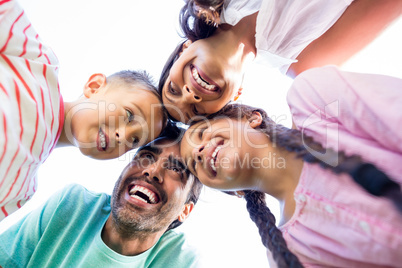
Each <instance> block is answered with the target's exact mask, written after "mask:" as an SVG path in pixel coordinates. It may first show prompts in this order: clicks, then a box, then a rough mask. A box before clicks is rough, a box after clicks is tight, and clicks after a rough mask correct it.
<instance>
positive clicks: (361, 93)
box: [281, 66, 402, 267]
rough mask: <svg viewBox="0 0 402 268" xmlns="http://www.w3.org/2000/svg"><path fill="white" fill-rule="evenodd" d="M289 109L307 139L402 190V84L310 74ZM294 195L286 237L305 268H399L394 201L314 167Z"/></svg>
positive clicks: (328, 71) (400, 241) (401, 236)
mask: <svg viewBox="0 0 402 268" xmlns="http://www.w3.org/2000/svg"><path fill="white" fill-rule="evenodd" d="M288 103H289V106H290V109H291V112H292V116H293V120H294V123H295V125H296V127H297V128H298V129H299V130H302V131H303V133H304V134H305V135H309V136H312V137H314V139H315V140H316V141H318V142H320V143H322V144H323V145H324V146H325V147H332V148H334V149H336V150H338V151H339V150H340V151H344V152H346V153H347V154H358V155H360V156H362V157H363V159H364V160H365V161H367V162H371V163H373V164H375V165H376V166H377V167H379V168H380V169H382V170H383V171H384V172H385V173H387V174H388V175H389V176H390V177H392V178H393V179H394V180H395V181H398V182H399V183H400V184H402V153H401V152H402V80H400V79H397V78H393V77H387V76H383V75H369V74H359V73H349V72H342V71H340V70H338V69H337V68H336V67H333V66H328V67H324V68H317V69H311V70H308V71H306V72H304V73H302V74H301V75H299V76H298V77H297V78H296V79H295V81H294V83H293V85H292V87H291V89H290V91H289V93H288ZM294 196H295V200H296V211H295V213H294V215H293V217H292V218H291V219H290V220H289V221H288V222H287V223H286V224H285V225H283V226H282V227H281V230H282V232H283V234H284V238H285V240H286V241H287V243H288V246H289V248H290V249H291V250H292V251H293V252H294V253H296V254H297V255H298V257H299V259H300V260H301V261H302V263H303V264H304V265H305V266H306V267H321V266H332V267H334V266H335V267H401V265H402V251H401V250H402V216H401V215H400V213H399V212H398V211H397V210H396V209H395V208H394V206H393V205H392V204H391V202H390V201H388V200H386V199H384V198H378V197H374V196H371V195H370V194H368V193H367V192H366V191H365V190H363V189H362V188H361V187H360V186H359V185H356V184H355V183H354V182H353V181H352V179H351V178H350V177H349V176H348V175H335V174H334V173H332V172H331V171H329V170H324V169H322V168H320V167H319V166H318V165H313V164H308V163H305V164H304V167H303V171H302V175H301V177H300V181H299V184H298V186H297V188H296V190H295V194H294Z"/></svg>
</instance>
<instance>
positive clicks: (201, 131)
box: [198, 127, 207, 140]
mask: <svg viewBox="0 0 402 268" xmlns="http://www.w3.org/2000/svg"><path fill="white" fill-rule="evenodd" d="M206 129H207V128H205V127H204V128H202V129H200V132H199V134H198V135H199V138H200V140H202V135H203V134H204V131H205V130H206Z"/></svg>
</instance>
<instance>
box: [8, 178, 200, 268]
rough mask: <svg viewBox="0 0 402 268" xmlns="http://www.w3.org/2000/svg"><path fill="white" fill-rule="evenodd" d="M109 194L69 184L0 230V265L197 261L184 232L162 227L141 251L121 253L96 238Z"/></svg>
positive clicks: (174, 266) (175, 264) (165, 267)
mask: <svg viewBox="0 0 402 268" xmlns="http://www.w3.org/2000/svg"><path fill="white" fill-rule="evenodd" d="M109 214H110V196H109V195H107V194H102V193H101V194H98V193H93V192H90V191H88V190H86V189H85V188H84V187H82V186H80V185H71V186H68V187H66V188H65V189H64V190H63V191H61V192H59V193H58V194H55V195H53V196H52V197H51V198H50V199H49V200H48V201H47V202H46V203H45V204H44V206H43V207H42V208H40V209H37V210H35V211H33V212H32V213H30V214H29V215H27V216H26V217H25V218H23V219H22V220H21V221H20V222H18V223H17V224H15V225H14V226H12V227H10V228H9V229H8V230H6V231H5V232H4V233H2V234H1V235H0V266H2V267H3V268H8V267H12V268H14V267H52V268H53V267H97V268H100V267H108V268H109V267H161V268H169V267H171V268H177V267H185V268H187V267H200V265H199V263H198V261H199V260H198V257H197V254H196V253H195V251H194V249H193V248H191V247H189V246H188V245H186V243H185V236H184V234H179V233H177V232H175V231H174V230H171V231H168V232H166V233H165V234H164V235H163V236H162V237H161V238H160V240H159V241H158V242H157V243H156V244H155V245H154V246H153V247H152V248H150V249H149V250H147V251H146V252H144V253H142V254H140V255H137V256H131V257H129V256H123V255H120V254H118V253H116V252H114V251H113V250H111V249H110V248H109V247H107V246H106V245H105V244H104V243H103V241H102V239H101V235H100V234H101V231H102V228H103V226H104V224H105V222H106V220H107V218H108V216H109Z"/></svg>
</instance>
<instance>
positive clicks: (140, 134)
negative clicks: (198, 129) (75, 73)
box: [0, 0, 166, 221]
mask: <svg viewBox="0 0 402 268" xmlns="http://www.w3.org/2000/svg"><path fill="white" fill-rule="evenodd" d="M165 121H166V116H165V114H164V111H163V109H162V106H161V101H160V97H159V95H158V94H157V93H156V89H155V87H154V86H153V85H152V82H151V81H150V78H149V77H148V75H147V74H146V73H145V72H133V71H122V72H119V73H116V74H114V75H111V76H109V77H106V76H105V75H103V74H94V75H92V76H91V77H90V78H89V80H88V82H87V83H86V84H85V86H84V94H83V96H82V97H80V98H79V99H78V100H76V101H74V102H71V103H63V100H62V97H61V95H60V90H59V85H58V60H57V58H56V56H55V55H54V53H53V51H52V50H51V49H50V48H49V47H47V46H46V45H45V44H43V43H42V42H41V40H40V38H39V37H38V34H37V33H36V32H35V30H34V29H33V27H32V26H31V23H30V22H29V20H28V18H27V17H26V15H25V13H24V10H23V9H22V8H21V7H20V6H19V4H18V3H17V2H16V1H15V0H0V221H1V220H2V219H3V218H5V217H7V216H8V215H9V214H10V213H12V212H14V211H15V210H17V209H18V208H20V207H21V206H22V205H23V203H25V202H26V201H27V200H29V198H30V197H31V196H32V195H33V193H34V192H35V190H36V184H37V180H36V172H37V169H38V167H39V166H40V165H41V164H42V163H43V162H44V161H45V160H46V159H47V157H48V156H49V154H50V152H51V151H52V149H53V148H54V147H55V146H76V147H79V149H80V150H81V152H82V153H83V154H85V155H87V156H89V157H92V158H96V159H110V158H116V157H118V156H120V155H122V154H124V153H125V152H127V151H128V150H130V149H133V148H136V147H138V146H141V145H143V144H146V143H148V142H149V141H151V140H153V139H154V138H156V137H157V136H158V135H159V134H160V133H161V131H162V129H163V127H164V125H165Z"/></svg>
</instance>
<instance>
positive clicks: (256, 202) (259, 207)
mask: <svg viewBox="0 0 402 268" xmlns="http://www.w3.org/2000/svg"><path fill="white" fill-rule="evenodd" d="M254 112H259V113H260V114H261V115H262V123H261V125H260V126H259V127H258V128H259V129H260V130H261V131H262V132H263V133H265V134H266V135H267V136H268V137H269V139H270V140H271V142H272V143H273V144H275V145H277V146H278V147H280V148H283V149H285V150H287V151H289V152H294V153H296V155H297V156H298V157H300V158H302V159H303V161H305V162H308V163H313V164H318V165H320V166H321V167H322V168H325V169H329V170H331V171H332V172H334V173H336V174H339V173H347V174H349V175H350V176H351V177H352V178H353V180H354V181H355V182H356V183H357V184H359V185H360V186H362V187H363V188H364V189H365V190H366V191H367V192H369V193H370V194H373V195H375V196H383V197H387V198H389V199H390V200H391V201H392V202H393V203H394V204H395V205H396V207H397V208H398V209H399V211H401V212H402V193H401V188H400V185H399V184H398V183H396V182H394V181H392V180H391V179H389V178H388V176H387V175H386V174H384V173H383V172H382V171H380V170H379V169H377V168H376V167H375V166H374V165H373V164H370V163H365V162H363V161H362V160H361V158H360V157H359V156H356V155H352V156H346V155H345V153H343V152H336V151H333V150H330V149H325V148H323V147H322V145H321V144H319V143H318V142H315V141H314V140H313V139H312V138H311V137H306V136H305V135H303V136H302V133H301V132H300V131H299V130H296V129H289V128H286V127H284V126H282V125H279V124H276V123H275V122H274V121H273V120H272V119H270V118H269V117H268V115H267V113H266V112H265V111H264V110H262V109H257V108H253V107H250V106H247V105H242V104H229V105H227V106H225V107H224V108H223V109H222V110H220V111H219V112H217V113H215V114H213V115H210V116H208V119H213V118H217V117H226V118H232V119H240V118H243V117H245V118H247V119H248V118H251V116H252V115H253V113H254ZM306 145H307V146H308V147H310V148H312V149H313V150H314V151H316V152H321V153H324V152H325V156H324V158H325V159H323V158H322V157H320V158H321V159H320V158H318V157H316V156H315V155H313V154H312V153H310V151H308V150H307V149H306ZM334 159H338V163H339V164H338V165H336V166H333V165H330V164H328V163H334ZM244 192H245V199H246V201H247V210H248V212H249V214H250V218H251V219H252V220H253V221H254V222H255V224H256V225H257V227H258V229H259V233H260V235H261V239H262V243H263V244H264V246H265V247H267V248H268V249H269V250H270V251H271V252H272V255H273V257H274V259H275V261H276V262H277V264H278V266H279V267H302V265H301V264H300V262H299V261H298V259H297V257H296V256H295V255H294V254H293V253H291V252H290V251H289V249H288V248H287V246H286V241H285V240H284V238H283V237H282V233H281V231H280V230H279V229H278V228H277V227H276V225H275V217H274V215H273V214H272V213H271V211H270V210H269V209H268V207H267V206H266V203H265V193H262V192H258V191H244Z"/></svg>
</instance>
